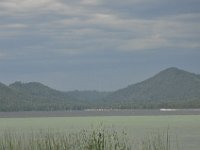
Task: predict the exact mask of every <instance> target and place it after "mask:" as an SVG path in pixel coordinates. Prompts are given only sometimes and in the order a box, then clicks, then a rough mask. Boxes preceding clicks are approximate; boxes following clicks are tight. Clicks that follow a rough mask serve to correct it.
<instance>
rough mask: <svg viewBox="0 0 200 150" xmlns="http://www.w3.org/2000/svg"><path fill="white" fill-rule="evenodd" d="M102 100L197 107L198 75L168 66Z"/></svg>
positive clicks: (124, 104)
mask: <svg viewBox="0 0 200 150" xmlns="http://www.w3.org/2000/svg"><path fill="white" fill-rule="evenodd" d="M105 102H106V103H109V104H110V107H111V106H113V107H118V108H138V107H139V108H157V107H159V108H160V107H166V108H168V107H170V108H187V107H198V108H199V107H200V76H199V75H196V74H193V73H189V72H187V71H184V70H180V69H177V68H168V69H166V70H163V71H161V72H159V73H158V74H156V75H155V76H153V77H151V78H149V79H147V80H145V81H143V82H140V83H137V84H133V85H129V86H128V87H126V88H123V89H120V90H117V91H115V92H114V93H112V94H110V95H109V96H108V97H107V98H106V100H105ZM111 104H114V105H111Z"/></svg>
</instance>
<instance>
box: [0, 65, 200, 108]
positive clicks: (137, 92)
mask: <svg viewBox="0 0 200 150" xmlns="http://www.w3.org/2000/svg"><path fill="white" fill-rule="evenodd" d="M0 104H1V105H0V111H32V110H48V111H53V110H71V109H75V110H77V109H78V110H80V109H88V108H122V109H132V108H200V75H197V74H194V73H190V72H187V71H184V70H180V69H177V68H168V69H165V70H163V71H161V72H159V73H158V74H156V75H155V76H153V77H151V78H149V79H147V80H144V81H142V82H140V83H136V84H132V85H129V86H128V87H126V88H122V89H120V90H117V91H114V92H98V91H78V90H76V91H68V92H61V91H58V90H55V89H52V88H50V87H48V86H45V85H43V84H41V83H38V82H30V83H21V82H15V83H13V84H10V85H9V86H7V85H5V84H3V83H0Z"/></svg>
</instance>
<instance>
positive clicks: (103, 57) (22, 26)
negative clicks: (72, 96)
mask: <svg viewBox="0 0 200 150" xmlns="http://www.w3.org/2000/svg"><path fill="white" fill-rule="evenodd" d="M168 67H177V68H180V69H183V70H187V71H190V72H194V73H197V74H200V1H199V0H73V1H72V0H0V82H2V83H5V84H7V85H8V84H10V83H12V82H15V81H22V82H31V81H34V82H41V83H43V84H46V85H48V86H50V87H52V88H55V89H58V90H62V91H68V90H101V91H113V90H116V89H120V88H123V87H126V86H127V85H130V84H133V83H137V82H140V81H142V80H144V79H146V78H149V77H151V76H153V75H155V74H156V73H158V72H159V71H161V70H163V69H166V68H168Z"/></svg>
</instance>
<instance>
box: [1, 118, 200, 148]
mask: <svg viewBox="0 0 200 150" xmlns="http://www.w3.org/2000/svg"><path fill="white" fill-rule="evenodd" d="M100 124H102V126H103V127H104V128H106V129H107V130H112V129H115V130H117V131H119V132H122V131H125V132H127V134H128V137H129V140H130V141H134V142H137V141H139V140H140V139H144V138H145V137H147V136H150V135H151V134H153V133H156V132H159V133H161V132H166V131H167V130H168V129H169V135H170V139H171V144H172V147H173V149H176V145H177V144H178V145H179V149H181V150H199V147H200V116H199V115H196V116H192V115H190V116H105V117H46V118H0V133H3V132H4V131H5V130H9V131H15V132H19V133H28V132H38V131H45V130H46V131H47V130H54V131H59V132H67V133H75V132H79V131H81V130H82V129H87V130H91V129H97V128H99V126H100ZM134 142H132V143H134Z"/></svg>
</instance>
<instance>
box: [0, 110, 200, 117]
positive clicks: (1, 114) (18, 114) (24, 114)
mask: <svg viewBox="0 0 200 150" xmlns="http://www.w3.org/2000/svg"><path fill="white" fill-rule="evenodd" d="M166 115H200V109H86V110H80V111H78V110H71V111H23V112H0V118H28V117H90V116H91V117H92V116H166Z"/></svg>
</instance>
